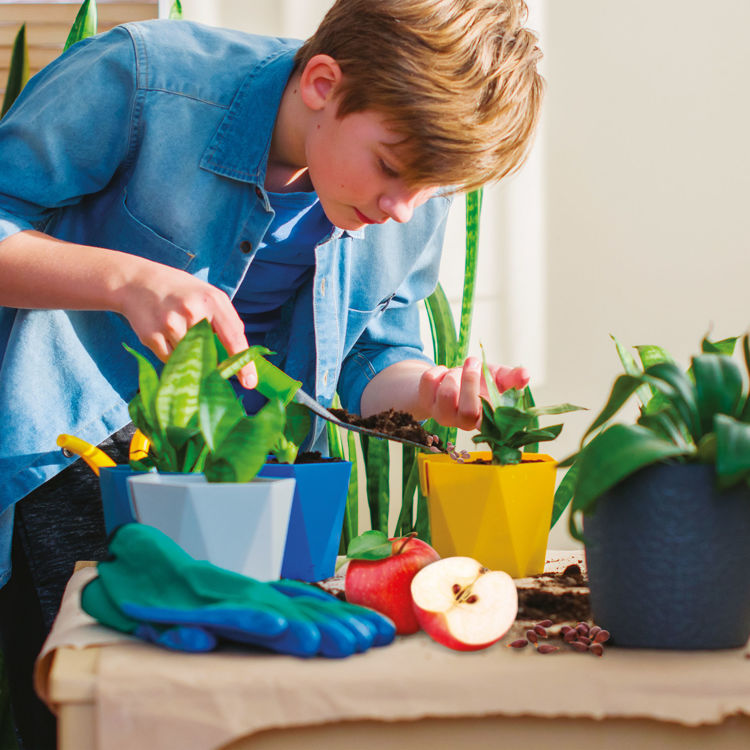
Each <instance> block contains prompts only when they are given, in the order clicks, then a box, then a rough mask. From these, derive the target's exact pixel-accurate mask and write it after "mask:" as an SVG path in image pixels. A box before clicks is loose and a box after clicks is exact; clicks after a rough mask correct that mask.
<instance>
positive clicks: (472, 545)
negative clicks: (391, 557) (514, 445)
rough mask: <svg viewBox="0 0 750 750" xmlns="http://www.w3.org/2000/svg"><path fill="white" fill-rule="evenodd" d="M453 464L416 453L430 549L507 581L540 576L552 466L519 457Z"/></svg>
mask: <svg viewBox="0 0 750 750" xmlns="http://www.w3.org/2000/svg"><path fill="white" fill-rule="evenodd" d="M478 458H480V459H487V460H490V459H491V458H492V454H491V453H490V452H489V451H477V452H473V453H472V454H471V458H470V459H467V462H466V463H463V464H462V463H458V462H456V461H454V460H453V459H451V457H450V456H447V455H444V454H440V455H438V454H429V453H421V454H419V481H420V485H421V487H422V492H423V493H424V494H425V495H426V496H427V503H428V506H429V511H430V529H431V534H432V542H431V544H432V546H433V547H434V548H435V549H436V550H437V552H438V554H439V555H440V556H441V557H453V556H454V555H464V556H467V557H473V558H474V559H475V560H479V562H481V563H482V564H483V565H484V566H485V567H487V568H490V569H491V570H504V571H505V572H506V573H508V575H510V576H511V577H512V578H523V577H524V576H529V575H536V574H538V573H542V572H544V561H545V553H546V551H547V537H548V536H549V525H550V520H551V518H552V503H553V501H554V494H555V469H556V467H557V462H556V461H555V460H554V459H553V458H552V457H551V456H547V455H545V454H543V453H524V454H523V458H524V463H520V464H516V465H513V466H495V465H492V464H473V463H471V461H473V460H475V459H478Z"/></svg>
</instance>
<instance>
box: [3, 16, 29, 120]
mask: <svg viewBox="0 0 750 750" xmlns="http://www.w3.org/2000/svg"><path fill="white" fill-rule="evenodd" d="M28 80H29V46H28V43H27V42H26V24H23V25H22V26H21V28H20V29H19V30H18V33H17V34H16V38H15V40H14V41H13V49H12V50H11V53H10V69H9V70H8V83H7V84H6V86H5V96H4V97H3V107H2V109H1V110H0V119H2V118H3V117H4V116H5V113H6V112H7V111H8V110H9V109H10V108H11V105H12V104H13V102H14V101H15V100H16V99H17V98H18V95H19V94H20V93H21V89H23V87H24V86H25V85H26V82H27V81H28Z"/></svg>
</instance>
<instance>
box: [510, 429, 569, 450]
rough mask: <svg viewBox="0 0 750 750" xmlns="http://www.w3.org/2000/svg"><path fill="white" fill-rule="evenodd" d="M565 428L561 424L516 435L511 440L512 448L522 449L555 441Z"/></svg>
mask: <svg viewBox="0 0 750 750" xmlns="http://www.w3.org/2000/svg"><path fill="white" fill-rule="evenodd" d="M562 428H563V426H562V425H561V424H555V425H550V426H549V427H540V428H538V429H536V430H528V431H526V432H521V433H519V434H517V435H514V436H513V437H512V438H511V439H510V440H509V443H508V444H509V445H510V446H511V448H522V447H525V446H527V445H531V444H533V443H543V442H546V441H548V440H554V439H555V438H556V437H557V436H558V435H559V434H560V432H562Z"/></svg>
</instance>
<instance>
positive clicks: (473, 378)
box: [456, 357, 482, 430]
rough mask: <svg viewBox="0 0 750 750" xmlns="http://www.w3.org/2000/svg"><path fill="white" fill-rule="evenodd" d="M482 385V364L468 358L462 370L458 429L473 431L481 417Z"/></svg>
mask: <svg viewBox="0 0 750 750" xmlns="http://www.w3.org/2000/svg"><path fill="white" fill-rule="evenodd" d="M481 383H482V363H481V362H480V361H479V360H478V359H477V358H476V357H468V358H467V360H466V361H465V362H464V366H463V368H462V369H461V390H460V392H459V395H458V420H457V425H456V426H457V427H460V428H462V429H466V430H468V429H471V428H472V427H474V426H475V425H476V422H477V419H479V417H480V416H481V413H482V409H481V404H480V402H479V394H480V389H481Z"/></svg>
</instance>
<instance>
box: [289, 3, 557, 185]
mask: <svg viewBox="0 0 750 750" xmlns="http://www.w3.org/2000/svg"><path fill="white" fill-rule="evenodd" d="M527 15H528V8H527V6H526V3H525V2H524V0H336V2H335V3H334V5H333V7H332V8H331V9H330V10H329V11H328V13H327V14H326V16H325V18H324V19H323V21H322V22H321V24H320V26H319V27H318V30H317V31H316V32H315V34H313V36H312V37H310V38H309V39H308V40H307V42H305V44H304V45H303V46H302V47H301V48H300V49H299V51H298V52H297V56H296V58H295V67H296V69H297V70H301V69H302V68H303V67H304V66H305V65H306V64H307V62H308V61H309V60H310V58H312V57H313V55H316V54H327V55H330V56H331V57H333V58H334V59H335V60H336V61H337V62H338V64H339V65H340V67H341V70H342V72H343V74H344V76H343V81H342V83H341V85H340V88H339V90H338V92H337V95H338V98H339V101H338V116H339V117H343V116H345V115H347V114H351V113H353V112H362V111H364V110H375V111H378V112H381V113H383V114H385V115H386V118H387V122H388V124H389V126H390V127H392V128H393V129H394V130H395V131H396V132H397V133H399V134H402V135H403V136H404V141H403V142H402V144H401V145H400V146H399V149H400V153H399V156H400V157H401V158H402V159H403V160H404V164H403V169H402V170H401V174H402V176H403V177H404V179H405V180H406V181H407V183H409V184H410V185H413V186H428V185H429V186H435V185H443V186H451V187H453V188H455V189H457V190H469V189H474V188H476V187H479V186H480V185H483V184H485V183H487V182H490V181H495V180H499V179H501V178H503V177H505V176H506V175H507V174H509V173H511V172H513V171H514V170H516V169H518V167H519V166H520V165H521V164H522V163H523V161H524V159H525V157H526V155H527V153H528V150H529V148H530V145H531V142H532V135H533V133H534V129H535V127H536V123H537V121H538V119H539V109H540V105H541V99H542V92H543V84H544V81H543V79H542V77H541V75H540V74H539V73H538V72H537V69H536V67H537V62H538V61H539V60H540V58H541V56H542V53H541V51H540V49H539V47H538V46H537V41H538V39H537V36H536V35H535V34H534V33H533V32H531V31H529V30H528V29H526V28H524V26H523V24H524V23H525V21H526V18H527Z"/></svg>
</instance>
